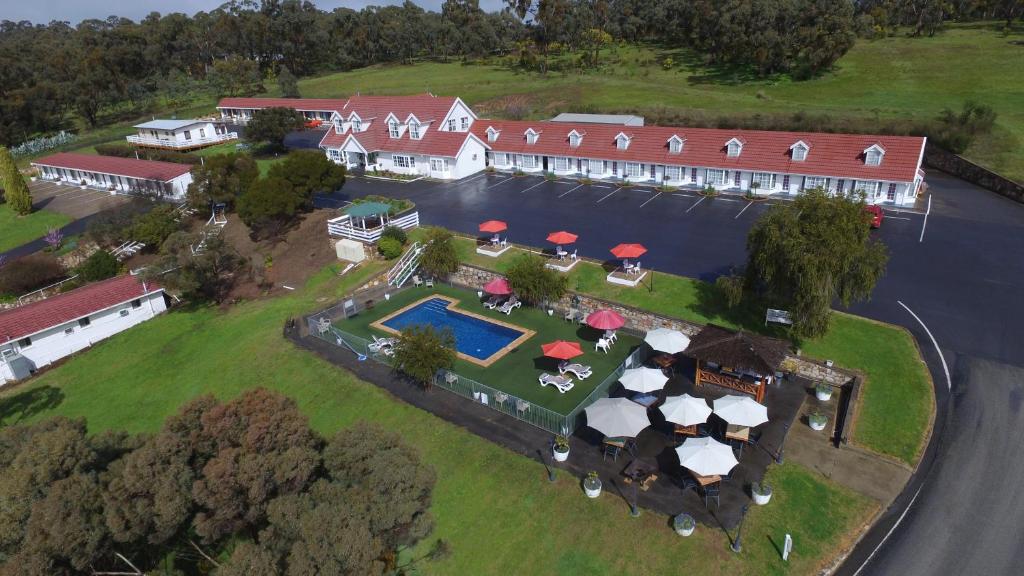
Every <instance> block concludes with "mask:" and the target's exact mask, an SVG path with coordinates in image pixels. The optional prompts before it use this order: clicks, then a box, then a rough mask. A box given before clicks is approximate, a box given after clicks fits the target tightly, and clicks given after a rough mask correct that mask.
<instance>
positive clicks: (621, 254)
mask: <svg viewBox="0 0 1024 576" xmlns="http://www.w3.org/2000/svg"><path fill="white" fill-rule="evenodd" d="M646 252H647V248H644V245H643V244H619V245H618V246H616V247H615V248H612V254H614V255H615V257H616V258H638V257H639V256H640V255H642V254H644V253H646Z"/></svg>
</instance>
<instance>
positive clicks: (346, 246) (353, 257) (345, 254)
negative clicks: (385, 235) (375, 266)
mask: <svg viewBox="0 0 1024 576" xmlns="http://www.w3.org/2000/svg"><path fill="white" fill-rule="evenodd" d="M334 250H335V252H336V253H337V254H338V258H339V259H341V260H348V261H349V262H362V261H363V260H365V259H366V251H365V250H363V245H362V244H361V243H359V242H356V241H355V240H350V239H348V238H342V239H341V240H338V241H337V242H335V244H334Z"/></svg>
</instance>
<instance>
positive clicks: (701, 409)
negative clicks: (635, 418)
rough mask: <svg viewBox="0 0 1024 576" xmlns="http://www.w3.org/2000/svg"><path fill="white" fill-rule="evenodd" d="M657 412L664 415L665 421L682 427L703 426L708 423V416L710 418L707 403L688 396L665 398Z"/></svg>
mask: <svg viewBox="0 0 1024 576" xmlns="http://www.w3.org/2000/svg"><path fill="white" fill-rule="evenodd" d="M659 410H661V413H662V414H664V415H665V420H668V421H669V422H674V423H676V424H681V425H683V426H694V425H696V424H703V423H704V422H707V421H708V416H711V407H710V406H708V401H707V400H705V399H703V398H697V397H695V396H690V395H689V394H683V395H682V396H670V397H668V398H666V399H665V403H664V404H662V405H661V406H660V407H659Z"/></svg>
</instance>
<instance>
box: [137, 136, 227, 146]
mask: <svg viewBox="0 0 1024 576" xmlns="http://www.w3.org/2000/svg"><path fill="white" fill-rule="evenodd" d="M237 139H238V133H237V132H227V133H225V134H215V135H213V136H209V137H206V138H191V139H189V140H177V139H175V138H153V137H152V136H139V135H138V134H134V135H132V136H129V137H128V142H129V143H131V144H137V145H139V146H160V147H162V148H193V147H195V146H205V145H207V144H217V143H218V142H227V141H228V140H237Z"/></svg>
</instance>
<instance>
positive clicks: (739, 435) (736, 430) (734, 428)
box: [725, 424, 750, 455]
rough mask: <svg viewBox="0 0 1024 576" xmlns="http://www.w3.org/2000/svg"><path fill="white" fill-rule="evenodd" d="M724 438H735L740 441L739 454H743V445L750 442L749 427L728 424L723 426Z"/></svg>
mask: <svg viewBox="0 0 1024 576" xmlns="http://www.w3.org/2000/svg"><path fill="white" fill-rule="evenodd" d="M725 439H726V440H736V441H737V442H739V443H740V454H741V455H742V454H743V445H744V444H746V443H747V442H750V427H748V426H739V425H737V424H729V425H728V426H726V427H725Z"/></svg>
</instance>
